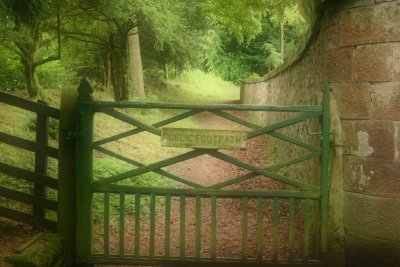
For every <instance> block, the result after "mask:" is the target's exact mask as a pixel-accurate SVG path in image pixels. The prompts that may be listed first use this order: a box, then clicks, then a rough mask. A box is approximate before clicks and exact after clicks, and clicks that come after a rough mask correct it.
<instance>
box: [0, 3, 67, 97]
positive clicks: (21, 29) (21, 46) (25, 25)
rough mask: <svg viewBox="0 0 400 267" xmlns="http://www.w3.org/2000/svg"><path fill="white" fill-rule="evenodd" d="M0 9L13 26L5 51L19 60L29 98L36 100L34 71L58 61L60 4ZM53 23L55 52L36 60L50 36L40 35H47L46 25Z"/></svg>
mask: <svg viewBox="0 0 400 267" xmlns="http://www.w3.org/2000/svg"><path fill="white" fill-rule="evenodd" d="M0 8H2V12H3V13H5V14H6V15H7V16H9V17H10V18H11V20H12V22H13V31H14V34H12V35H9V36H11V37H12V39H11V42H10V43H9V44H10V45H9V46H8V47H9V48H10V49H12V50H13V51H15V52H16V53H17V54H18V55H19V57H20V58H21V63H22V65H23V67H24V76H25V82H26V86H27V89H28V93H29V96H30V97H37V96H38V95H39V94H40V85H39V81H38V78H37V75H36V69H37V67H39V66H41V65H43V64H46V63H48V62H51V61H54V60H59V59H60V58H61V41H60V40H61V39H60V31H59V28H60V8H61V7H60V3H59V1H55V0H54V1H52V0H7V1H5V2H4V4H3V5H0ZM54 21H56V24H57V34H56V36H57V40H58V42H57V52H56V53H55V55H51V56H48V55H43V56H39V55H38V54H39V50H40V48H41V47H42V46H43V45H44V44H45V43H46V41H47V42H48V40H46V39H48V38H49V36H51V35H49V34H46V36H45V35H44V33H45V32H46V33H47V32H49V29H50V27H49V24H50V23H51V24H53V23H54Z"/></svg>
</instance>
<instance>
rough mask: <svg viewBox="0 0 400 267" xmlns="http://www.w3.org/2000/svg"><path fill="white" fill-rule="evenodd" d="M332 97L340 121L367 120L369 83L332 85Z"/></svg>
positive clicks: (369, 96)
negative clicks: (334, 100)
mask: <svg viewBox="0 0 400 267" xmlns="http://www.w3.org/2000/svg"><path fill="white" fill-rule="evenodd" d="M330 87H331V88H332V91H333V95H334V97H335V99H336V102H337V106H338V109H339V116H340V118H342V119H368V118H369V117H370V110H371V92H370V91H371V85H370V84H369V83H332V84H330Z"/></svg>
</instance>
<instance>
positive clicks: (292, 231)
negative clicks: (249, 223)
mask: <svg viewBox="0 0 400 267" xmlns="http://www.w3.org/2000/svg"><path fill="white" fill-rule="evenodd" d="M294 204H295V201H294V198H292V197H291V198H289V237H288V239H289V241H288V242H289V255H288V257H289V261H294V235H295V214H294V212H295V205H294Z"/></svg>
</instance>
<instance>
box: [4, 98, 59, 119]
mask: <svg viewBox="0 0 400 267" xmlns="http://www.w3.org/2000/svg"><path fill="white" fill-rule="evenodd" d="M0 102H1V103H5V104H8V105H12V106H15V107H18V108H22V109H25V110H29V111H32V112H35V113H38V114H43V115H46V116H49V117H52V118H55V119H59V118H60V110H59V109H56V108H53V107H49V106H46V105H43V104H40V103H35V102H32V101H29V100H26V99H22V98H19V97H16V96H13V95H9V94H6V93H3V92H0Z"/></svg>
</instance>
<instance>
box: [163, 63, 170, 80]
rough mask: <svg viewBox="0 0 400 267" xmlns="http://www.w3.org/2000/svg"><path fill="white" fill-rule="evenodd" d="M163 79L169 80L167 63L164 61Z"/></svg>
mask: <svg viewBox="0 0 400 267" xmlns="http://www.w3.org/2000/svg"><path fill="white" fill-rule="evenodd" d="M164 79H165V80H169V69H168V63H164Z"/></svg>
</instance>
